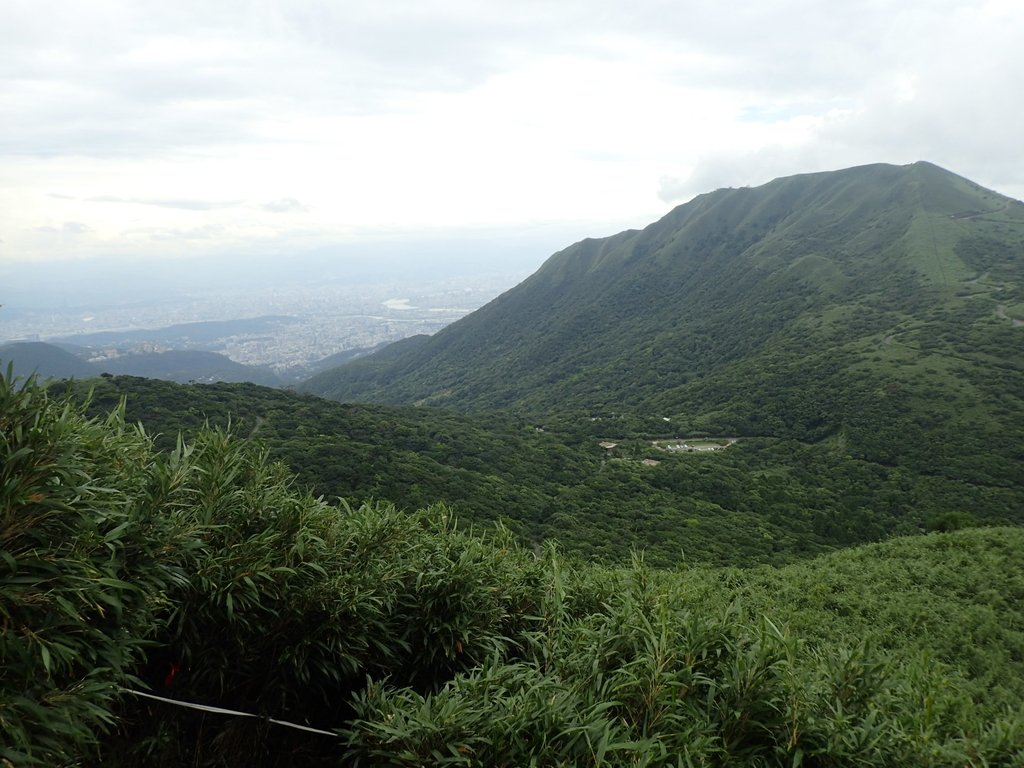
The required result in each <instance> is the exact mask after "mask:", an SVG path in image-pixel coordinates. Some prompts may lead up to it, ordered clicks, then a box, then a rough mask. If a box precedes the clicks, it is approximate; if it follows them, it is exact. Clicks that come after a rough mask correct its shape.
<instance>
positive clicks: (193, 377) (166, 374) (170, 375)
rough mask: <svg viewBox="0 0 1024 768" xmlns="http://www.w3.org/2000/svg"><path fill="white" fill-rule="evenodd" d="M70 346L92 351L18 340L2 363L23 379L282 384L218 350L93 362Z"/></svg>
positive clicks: (2, 351)
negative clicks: (116, 377)
mask: <svg viewBox="0 0 1024 768" xmlns="http://www.w3.org/2000/svg"><path fill="white" fill-rule="evenodd" d="M70 349H78V350H81V353H82V354H87V353H88V352H89V350H86V349H84V348H81V347H79V348H76V347H73V346H71V345H66V346H65V348H62V347H61V346H57V345H54V344H47V343H44V342H15V343H13V344H7V345H5V346H3V347H0V363H2V364H3V365H4V366H6V365H7V363H8V362H10V363H12V364H13V365H14V372H15V375H17V376H19V377H21V378H24V377H26V376H29V375H31V374H33V373H35V374H37V375H38V376H40V377H41V378H44V379H48V378H52V379H68V378H78V379H84V378H90V377H94V376H99V375H100V374H103V373H111V374H115V373H119V374H128V375H133V376H146V377H149V378H154V379H164V380H167V381H177V382H181V383H186V382H189V381H197V382H207V383H208V382H214V381H230V382H241V381H249V382H253V383H256V384H264V385H267V386H277V385H279V384H280V383H281V382H280V380H279V379H278V377H277V376H276V374H274V372H273V371H271V370H270V369H266V368H256V367H254V366H248V365H242V364H241V363H236V362H234V361H233V360H231V359H229V358H228V357H225V356H224V355H220V354H217V353H214V352H200V351H169V352H152V353H145V354H133V355H122V356H120V357H115V358H110V359H107V360H101V361H92V362H90V361H88V360H85V359H83V358H82V357H80V356H79V355H76V354H74V353H73V352H71V351H68V350H70Z"/></svg>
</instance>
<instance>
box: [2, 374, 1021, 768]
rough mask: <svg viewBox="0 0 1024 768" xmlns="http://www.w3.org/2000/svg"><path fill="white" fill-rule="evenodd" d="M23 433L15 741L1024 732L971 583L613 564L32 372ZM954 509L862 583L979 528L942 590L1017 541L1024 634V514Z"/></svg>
mask: <svg viewBox="0 0 1024 768" xmlns="http://www.w3.org/2000/svg"><path fill="white" fill-rule="evenodd" d="M0 434H2V442H0V622H2V633H0V761H2V763H3V764H4V765H5V766H17V767H18V768H22V766H71V765H104V766H131V765H139V764H146V765H148V766H153V767H154V768H159V767H160V766H179V765H190V766H193V765H208V766H286V765H303V766H320V765H324V766H326V765H382V766H383V765H388V766H395V765H398V766H420V765H463V766H477V765H479V766H510V767H511V766H527V765H536V766H570V765H572V766H587V765H592V766H636V765H694V766H701V765H705V766H726V765H728V766H763V765H764V766H773V765H778V766H796V765H814V766H846V765H850V766H853V765H857V766H865V765H866V766H875V765H877V766H907V765H935V766H943V765H950V766H952V765H958V766H963V765H970V766H996V765H1005V766H1011V765H1020V764H1021V763H1022V761H1024V715H1022V713H1021V711H1020V709H1019V699H1018V700H1017V701H1018V704H1017V707H1018V708H1017V709H1014V708H1013V705H1012V701H1013V696H1014V692H1019V691H1020V690H1022V688H1024V684H1022V681H1021V680H1020V674H1019V669H1018V668H1017V667H1014V666H1012V665H1011V666H1005V668H1004V673H1003V674H1002V675H1000V674H997V670H998V669H999V667H1000V666H1001V665H1004V664H1008V663H1009V662H1006V661H1005V657H1004V656H1001V655H1000V650H1001V649H1002V650H1004V651H1005V650H1007V649H1009V651H1013V648H1010V647H1009V646H1008V645H1007V644H1008V643H1013V642H1016V640H1014V638H1015V637H1017V635H1009V634H999V633H998V632H996V631H995V630H994V629H993V630H992V632H991V633H990V635H989V636H988V640H986V639H985V638H984V637H982V638H979V640H978V642H979V643H981V645H979V646H976V647H974V648H972V649H970V650H971V654H972V655H971V659H970V664H969V665H962V666H958V664H957V658H958V655H957V653H956V652H955V649H954V648H951V647H950V646H951V644H952V643H953V642H954V640H951V638H957V637H959V636H961V635H964V634H965V633H966V630H967V628H968V627H969V626H970V625H971V624H972V623H973V622H975V620H976V618H977V615H976V614H975V613H971V612H969V611H968V610H967V609H966V608H962V609H960V610H961V613H960V614H959V615H949V616H948V624H949V626H948V627H947V628H946V629H945V631H942V632H938V631H932V630H931V629H930V628H929V627H930V626H931V625H929V624H927V623H921V622H920V621H918V626H917V628H916V629H915V624H914V621H917V620H918V619H919V618H920V617H919V616H918V615H917V614H914V615H912V616H911V619H912V620H913V621H910V622H908V623H907V625H906V626H903V627H900V626H898V620H897V619H894V618H893V617H892V614H891V613H887V612H886V611H884V610H883V608H884V607H885V603H886V601H887V600H889V601H890V602H891V601H892V600H904V599H906V598H905V596H902V597H901V596H899V595H902V594H903V593H896V592H894V593H893V594H892V595H888V596H887V595H885V594H874V595H873V596H864V597H863V600H864V601H867V602H870V601H871V599H872V597H873V599H874V600H875V602H874V603H873V604H871V605H868V606H860V607H859V608H856V609H854V608H853V607H849V606H848V607H847V609H845V611H846V612H845V613H842V612H840V615H842V616H843V617H844V618H843V620H837V621H836V623H835V624H834V625H832V624H829V623H825V622H823V621H822V617H823V616H825V614H824V613H822V609H820V608H819V607H817V606H816V605H815V604H814V603H813V601H809V602H807V603H805V604H803V605H802V607H801V608H800V609H799V610H801V611H803V613H799V612H794V611H789V612H787V611H786V610H785V609H784V608H780V607H779V606H778V605H773V604H772V602H771V599H770V593H771V592H772V591H776V592H783V593H784V592H785V591H786V590H787V589H791V590H792V589H801V588H802V584H803V582H802V581H801V579H803V578H805V574H804V572H803V571H800V570H799V568H798V567H794V569H793V570H791V571H786V570H782V571H768V570H761V571H752V572H742V571H737V570H735V569H727V570H715V569H707V570H697V569H694V570H681V571H668V570H659V569H652V568H649V567H648V566H646V565H645V564H644V562H643V558H642V556H640V555H637V556H636V557H635V558H634V561H633V563H632V564H631V565H629V566H624V567H604V566H597V565H591V564H586V563H582V562H579V561H575V560H572V559H568V558H565V557H563V556H562V555H561V554H560V553H559V552H558V550H557V548H556V547H553V546H548V547H546V548H544V549H542V551H540V552H539V553H534V552H533V551H529V550H527V549H524V548H522V547H520V546H518V545H517V543H516V542H515V540H514V539H513V537H512V536H511V535H509V534H508V533H507V532H504V531H501V530H499V531H497V532H495V533H488V534H486V535H480V534H475V533H473V532H467V531H464V530H460V529H459V528H457V527H456V525H455V521H454V520H453V517H452V515H451V514H450V513H449V511H448V510H447V509H446V508H445V507H444V506H434V507H431V508H428V509H424V510H420V511H417V512H414V513H405V512H403V511H400V510H397V509H396V508H394V507H393V506H391V505H388V504H385V503H374V504H365V505H361V506H358V507H350V506H346V505H344V504H339V505H335V504H330V503H327V502H325V501H324V500H322V499H319V498H315V497H313V496H311V495H310V494H308V493H305V492H303V491H301V490H300V489H298V488H296V486H295V484H294V481H293V480H292V478H291V476H290V475H289V474H288V472H287V471H285V470H284V469H283V468H282V467H281V466H279V465H275V464H269V463H268V462H267V461H266V456H265V454H264V453H263V451H262V450H261V449H260V448H259V446H258V445H255V444H254V443H251V442H249V441H245V440H236V439H233V438H232V437H230V436H229V435H228V434H227V433H226V432H224V431H218V430H207V431H204V432H202V433H201V434H200V435H199V436H198V437H197V438H196V439H195V440H194V441H191V442H190V443H188V444H186V443H184V442H183V441H179V442H178V445H177V447H176V448H175V449H174V450H172V451H168V452H157V451H155V450H154V449H153V446H152V441H151V438H150V437H149V436H147V435H146V434H145V433H144V432H143V431H142V430H141V429H139V428H135V427H131V426H128V425H126V424H125V423H124V418H123V411H121V410H115V411H114V412H112V413H111V414H110V415H109V416H108V417H106V418H103V419H89V418H86V417H85V416H84V415H83V414H82V411H81V410H80V408H79V407H78V406H75V405H72V404H71V403H70V402H68V401H65V400H63V399H61V398H60V397H53V396H51V395H49V394H47V393H46V391H45V390H43V389H42V388H40V387H39V386H37V385H36V384H35V383H34V382H31V381H29V382H27V383H24V384H17V385H16V384H15V383H13V382H11V381H10V380H9V379H8V378H3V379H2V381H0ZM941 536H942V537H944V538H941V539H940V535H935V536H931V537H920V538H919V539H917V540H911V539H908V540H905V541H906V544H903V543H902V542H893V544H894V545H896V544H898V545H900V546H901V547H903V549H902V550H897V551H895V552H890V553H887V554H885V553H883V554H879V555H877V560H875V561H873V560H872V558H873V557H876V556H875V555H872V554H871V553H870V551H869V550H866V552H867V554H864V555H863V559H864V562H863V563H862V564H861V565H860V566H859V567H860V568H861V570H862V571H863V573H864V579H865V583H867V582H868V581H869V580H870V577H871V575H872V569H873V568H876V567H877V568H883V567H885V565H886V563H888V562H889V559H893V558H899V557H901V556H902V555H904V554H908V553H909V554H917V555H921V554H922V553H923V552H926V551H934V552H935V553H936V554H934V556H930V557H931V559H929V560H928V561H927V562H928V563H930V566H929V567H934V568H936V569H941V568H943V565H944V563H945V562H946V560H948V559H949V557H950V552H949V551H948V550H949V549H950V548H951V547H953V548H956V547H959V548H961V549H965V550H970V551H971V552H973V553H975V554H977V555H978V557H974V558H968V559H967V560H966V561H964V562H961V561H956V562H957V567H958V568H961V569H963V573H961V574H960V575H951V576H950V578H949V579H947V580H946V581H947V582H949V585H948V587H947V586H941V585H942V584H944V583H945V582H942V581H941V580H936V582H935V583H936V586H935V592H934V595H933V599H934V600H935V601H936V602H937V603H939V604H942V601H943V600H947V599H948V598H949V595H950V594H952V593H954V592H956V582H957V580H958V579H960V580H961V581H962V583H970V579H971V578H972V575H971V574H970V573H968V572H967V571H969V568H970V566H969V563H970V562H972V561H974V560H977V561H978V562H982V563H983V564H984V567H985V568H986V569H988V568H991V567H993V561H992V560H991V558H992V557H997V556H998V557H1000V558H1003V559H1002V560H1001V561H1000V562H1001V563H1003V564H1004V565H1006V566H1007V567H1005V568H1004V569H1003V570H1004V572H1003V573H990V576H991V583H992V584H993V590H995V591H996V592H998V590H999V589H1003V590H1004V592H1003V593H1002V594H1001V595H998V597H999V599H998V600H996V599H995V598H993V597H992V596H991V595H985V594H979V595H977V597H976V601H975V603H972V605H976V606H977V607H978V609H979V610H982V609H987V608H988V607H990V606H997V608H998V612H997V613H996V614H994V615H995V616H996V620H997V621H998V622H1000V623H1001V624H1002V625H1004V626H1006V627H1008V628H1009V629H1010V630H1013V631H1016V632H1018V633H1019V631H1020V630H1021V629H1022V617H1021V609H1020V603H1019V599H1014V597H1013V595H1014V594H1017V595H1018V596H1019V594H1020V592H1019V591H1016V592H1015V590H1019V589H1020V586H1021V585H1020V581H1019V576H1018V574H1019V573H1020V569H1019V568H1016V569H1015V568H1013V567H1012V565H1013V564H1019V563H1017V561H1019V558H1020V555H1019V554H1018V553H1019V552H1020V551H1021V550H1022V549H1024V546H1022V545H1024V541H1022V536H1021V531H1020V530H1019V529H992V530H988V531H981V532H979V531H964V532H959V533H954V534H942V535H941ZM935 540H942V541H946V542H952V544H950V545H949V546H947V547H946V550H943V548H941V547H933V548H932V550H926V549H924V547H925V545H926V544H928V543H930V542H933V541H935ZM921 542H923V543H921ZM840 554H845V553H840ZM981 555H985V557H981ZM986 558H989V559H986ZM1012 558H1017V560H1013V559H1012ZM912 560H913V559H912V558H908V562H911V561H912ZM832 562H833V561H832V560H830V559H829V558H825V559H821V560H819V561H815V563H816V564H817V565H816V567H817V569H818V571H819V573H820V575H821V582H822V583H823V584H828V583H836V582H835V580H834V579H833V582H829V578H830V577H835V578H838V576H837V575H836V574H838V573H839V572H840V566H838V565H837V566H836V567H835V568H833V566H832ZM836 562H839V563H840V565H841V564H842V561H836ZM873 562H874V563H876V565H873V564H872V563H873ZM913 562H917V561H913ZM965 562H966V563H967V564H965ZM999 580H1002V581H999ZM804 591H806V590H804ZM893 595H896V597H894V596H893ZM811 597H813V595H812V596H811ZM836 600H838V601H839V602H838V603H837V604H841V603H842V600H843V597H842V596H841V595H840V596H838V597H837V598H836ZM986 601H988V602H986ZM833 602H835V601H833ZM908 605H909V603H908ZM890 607H891V606H890ZM840 608H842V605H840ZM829 610H831V609H829ZM993 610H996V609H993ZM897 614H898V611H897ZM858 616H860V617H861V620H859V621H858V620H855V619H856V618H857V617H858ZM872 617H876V618H878V621H877V622H875V623H876V624H878V626H879V631H878V632H875V631H874V630H873V629H872V628H871V627H872ZM882 619H884V621H883V620H882ZM958 622H959V623H960V624H959V625H958ZM883 625H884V626H883ZM882 630H884V632H882ZM986 643H988V644H987V645H986ZM965 653H966V649H965ZM1014 653H1015V651H1014ZM1012 655H1013V653H1011V656H1012ZM1011 661H1012V659H1011ZM126 688H127V689H136V690H143V691H151V692H154V693H159V694H160V695H161V696H165V697H167V698H173V699H179V700H185V701H192V702H198V703H205V704H210V705H216V706H220V707H224V708H228V709H236V710H239V711H245V712H254V713H259V714H261V715H264V716H267V717H274V718H279V719H285V720H288V721H291V722H295V723H302V724H307V725H309V726H311V727H316V728H318V729H322V730H326V731H329V732H334V733H336V734H337V738H333V737H328V736H323V735H316V734H308V733H301V732H297V731H292V730H289V729H286V728H280V727H275V726H273V725H270V724H268V723H266V722H263V721H260V720H254V719H243V718H229V717H222V716H213V715H202V714H198V713H196V712H193V711H188V710H184V709H178V708H174V707H169V706H167V705H165V704H163V703H160V702H151V701H148V700H140V699H138V698H136V697H132V696H130V695H128V694H126V693H125V692H124V689H126ZM993 691H996V692H997V693H998V695H995V694H993V693H992V692H993Z"/></svg>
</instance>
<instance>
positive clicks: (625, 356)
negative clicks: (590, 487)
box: [306, 162, 1024, 485]
mask: <svg viewBox="0 0 1024 768" xmlns="http://www.w3.org/2000/svg"><path fill="white" fill-rule="evenodd" d="M1022 265H1024V204H1022V203H1020V202H1019V201H1016V200H1012V199H1010V198H1007V197H1004V196H1002V195H999V194H998V193H996V192H992V191H990V190H987V189H984V188H982V187H980V186H978V185H977V184H975V183H973V182H971V181H968V180H967V179H964V178H961V177H959V176H956V175H955V174H952V173H950V172H948V171H946V170H943V169H941V168H938V167H937V166H934V165H931V164H929V163H923V162H921V163H914V164H913V165H908V166H891V165H869V166H862V167H857V168H851V169H847V170H843V171H835V172H828V173H815V174H806V175H800V176H793V177H788V178H782V179H777V180H775V181H773V182H770V183H769V184H766V185H764V186H761V187H757V188H742V189H721V190H718V191H716V192H712V193H709V194H705V195H701V196H699V197H697V198H695V199H694V200H693V201H691V202H689V203H686V204H685V205H681V206H679V207H678V208H676V209H675V210H673V211H672V212H671V213H669V214H668V215H667V216H665V217H664V218H663V219H661V220H660V221H658V222H656V223H654V224H652V225H650V226H649V227H647V228H645V229H643V230H640V231H632V230H631V231H627V232H623V233H620V234H618V235H615V236H613V237H609V238H604V239H601V240H584V241H582V242H580V243H577V244H575V245H573V246H571V247H569V248H567V249H565V250H564V251H561V252H559V253H557V254H555V255H554V256H552V257H551V258H550V259H549V260H548V261H547V262H546V263H545V264H544V265H543V266H542V267H541V269H540V270H538V271H537V272H536V273H535V274H534V275H533V276H531V277H530V278H529V279H527V280H526V281H524V282H523V283H522V284H520V285H519V286H517V287H516V288H514V289H512V290H510V291H508V292H507V293H505V294H504V295H502V296H500V297H499V298H497V299H495V300H494V301H492V302H491V303H490V304H488V305H486V306H485V307H483V308H481V309H480V310H478V311H476V312H474V313H472V314H470V315H468V316H466V317H465V318H463V319H462V320H460V321H458V322H456V323H453V324H452V325H451V326H449V327H448V328H445V329H444V330H443V331H441V332H439V333H437V334H436V335H434V336H433V337H431V338H429V339H427V340H424V341H422V342H420V343H417V344H415V345H413V346H411V347H408V348H406V349H404V350H399V349H392V348H388V349H385V350H384V351H383V352H381V353H378V354H377V355H371V356H369V357H366V358H362V359H359V360H355V361H353V362H351V363H349V364H348V365H345V366H342V367H340V368H338V369H337V370H335V371H331V372H326V373H323V374H321V375H319V376H317V377H315V378H313V379H311V380H310V381H309V382H308V384H307V385H306V389H307V390H308V391H311V392H315V393H318V394H321V395H324V396H327V397H332V398H336V399H340V400H365V401H372V402H382V403H423V404H432V405H439V406H446V407H453V408H457V409H461V410H465V411H472V410H481V409H491V408H508V409H513V410H514V411H516V412H518V413H523V414H552V413H572V414H576V416H575V417H574V418H577V419H580V420H583V419H588V418H589V419H601V420H602V421H601V422H600V423H601V424H602V425H603V427H604V429H605V431H606V432H607V433H608V434H609V436H614V433H615V431H616V430H619V431H620V432H622V431H628V430H630V429H632V430H634V431H641V432H642V431H645V430H651V429H655V428H659V429H664V424H663V423H662V422H663V420H670V421H667V422H665V423H671V424H672V425H673V427H674V428H676V429H677V430H678V431H679V432H680V433H681V434H686V433H688V432H694V431H707V432H712V433H718V434H736V435H764V436H772V437H785V438H791V439H796V440H800V441H804V442H822V441H827V442H828V443H829V444H831V445H832V446H833V448H834V450H837V451H841V452H844V453H849V454H851V455H853V456H856V457H860V458H863V459H866V460H868V461H872V462H876V463H879V464H882V465H884V466H887V467H893V466H906V467H909V468H912V469H914V470H915V471H920V472H925V473H930V474H935V475H941V476H944V477H946V478H949V479H952V480H954V481H958V482H967V483H973V484H980V485H986V484H990V485H1007V484H1009V485H1019V483H1020V481H1021V473H1020V460H1021V455H1020V452H1019V446H1020V445H1022V444H1024V387H1022V382H1024V376H1022V371H1024V327H1022V326H1024V294H1022V288H1024V286H1022V271H1024V266H1022ZM613 417H614V419H613ZM612 419H613V420H612ZM659 424H661V425H662V426H661V427H658V425H659Z"/></svg>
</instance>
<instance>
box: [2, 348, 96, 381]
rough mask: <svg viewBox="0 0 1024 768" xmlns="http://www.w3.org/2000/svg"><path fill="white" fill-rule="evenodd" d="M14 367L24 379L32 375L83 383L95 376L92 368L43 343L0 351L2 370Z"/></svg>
mask: <svg viewBox="0 0 1024 768" xmlns="http://www.w3.org/2000/svg"><path fill="white" fill-rule="evenodd" d="M8 363H11V364H13V365H14V374H15V376H17V377H19V378H25V377H27V376H30V375H32V374H33V373H35V374H37V375H39V376H40V377H42V378H44V379H46V378H53V379H72V378H74V379H84V378H88V377H90V376H96V375H97V374H98V373H99V371H97V370H96V369H95V368H94V367H93V366H92V365H90V364H89V363H87V362H86V361H85V360H83V359H82V358H80V357H77V356H76V355H74V354H72V353H71V352H68V351H66V350H64V349H61V348H60V347H57V346H54V345H53V344H46V343H43V342H41V341H16V342H13V343H11V344H5V345H3V346H2V347H0V367H3V368H4V369H5V370H6V368H7V365H8Z"/></svg>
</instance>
